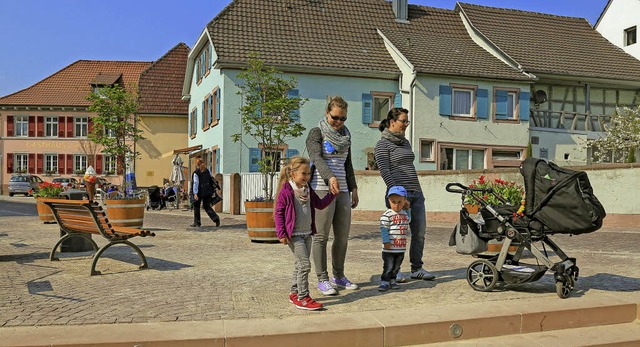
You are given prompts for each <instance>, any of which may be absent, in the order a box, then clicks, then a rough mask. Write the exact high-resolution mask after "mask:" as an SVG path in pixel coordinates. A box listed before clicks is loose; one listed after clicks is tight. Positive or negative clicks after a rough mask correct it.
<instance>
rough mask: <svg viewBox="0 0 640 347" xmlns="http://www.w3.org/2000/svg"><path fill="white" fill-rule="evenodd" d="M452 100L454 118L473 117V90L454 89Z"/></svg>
mask: <svg viewBox="0 0 640 347" xmlns="http://www.w3.org/2000/svg"><path fill="white" fill-rule="evenodd" d="M452 99H453V100H452V103H453V115H454V116H461V117H473V114H472V113H471V110H472V107H473V90H469V89H459V88H454V89H453V95H452Z"/></svg>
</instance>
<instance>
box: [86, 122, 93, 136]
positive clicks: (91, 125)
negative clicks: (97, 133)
mask: <svg viewBox="0 0 640 347" xmlns="http://www.w3.org/2000/svg"><path fill="white" fill-rule="evenodd" d="M91 131H93V118H91V117H88V118H87V136H89V134H91Z"/></svg>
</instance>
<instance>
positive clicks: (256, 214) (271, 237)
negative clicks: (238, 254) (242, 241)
mask: <svg viewBox="0 0 640 347" xmlns="http://www.w3.org/2000/svg"><path fill="white" fill-rule="evenodd" d="M273 204H274V202H271V201H269V202H264V201H245V203H244V209H245V211H246V217H247V231H248V233H249V239H250V240H251V241H252V242H278V237H277V236H276V223H275V221H274V220H273Z"/></svg>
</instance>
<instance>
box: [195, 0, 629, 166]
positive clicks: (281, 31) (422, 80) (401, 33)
mask: <svg viewBox="0 0 640 347" xmlns="http://www.w3.org/2000/svg"><path fill="white" fill-rule="evenodd" d="M496 18H498V20H497V21H496V20H495V19H496ZM568 18H569V17H559V16H551V15H546V14H539V13H531V12H523V11H513V10H505V9H495V8H490V7H483V6H475V5H467V4H460V3H459V4H457V5H456V8H455V9H453V10H447V9H440V8H433V7H425V6H415V5H408V3H407V1H406V0H404V1H403V0H394V1H391V2H390V1H384V0H332V1H322V0H272V1H262V0H236V1H233V2H232V3H231V4H229V5H228V6H227V7H226V8H225V9H223V10H222V11H221V12H220V13H219V14H218V15H217V16H216V17H215V18H214V19H213V20H212V21H211V22H210V23H209V24H208V25H207V26H206V27H205V28H204V30H203V32H202V34H201V35H200V37H199V38H198V39H197V41H196V43H195V44H194V45H193V49H192V51H191V53H190V54H189V61H188V65H187V74H186V79H185V83H184V87H183V95H184V97H185V98H188V99H189V100H190V105H189V112H190V122H189V136H190V139H189V146H200V145H201V146H202V148H201V149H200V150H199V151H197V152H192V153H191V157H192V158H193V157H195V156H196V155H202V156H203V157H204V158H205V159H206V160H207V163H208V165H209V166H210V167H211V168H212V169H213V171H214V172H221V173H232V172H251V171H257V165H255V163H256V161H257V159H259V157H260V156H264V155H273V156H276V157H277V156H280V157H284V156H289V155H292V154H296V153H300V154H304V153H305V148H304V142H305V138H306V135H303V136H302V137H300V138H297V139H294V140H291V141H290V142H289V143H288V144H287V147H286V148H279V149H265V148H262V147H261V144H259V143H254V142H252V141H253V140H252V139H250V138H248V136H245V137H244V138H243V140H244V141H245V143H246V146H245V145H242V144H240V143H234V142H232V141H231V134H235V133H240V132H241V129H240V120H239V117H240V115H239V108H240V107H241V105H242V100H241V97H240V96H239V95H238V94H237V93H238V91H239V88H238V87H237V84H238V83H239V79H238V77H237V75H238V73H239V72H240V71H241V69H242V67H244V66H245V64H246V62H247V60H248V57H249V56H250V54H251V53H257V54H258V56H259V58H260V59H262V60H264V61H265V63H266V64H267V65H271V66H274V67H276V68H277V69H279V70H281V71H283V72H284V73H285V76H294V77H296V78H297V80H298V89H297V92H298V94H299V96H300V97H302V98H308V99H309V101H308V102H307V103H305V104H304V105H303V107H302V108H301V109H300V121H301V123H302V124H303V125H304V126H305V127H306V128H307V129H310V128H312V127H314V126H316V125H317V124H318V122H319V121H320V120H321V118H322V117H323V116H324V114H325V107H326V104H327V100H328V98H329V97H330V96H334V95H341V96H342V97H343V98H345V100H347V102H348V103H349V112H348V120H347V122H346V126H347V127H348V128H349V130H350V131H351V134H352V136H353V139H352V143H353V145H352V158H353V164H354V168H355V169H356V170H364V169H366V168H367V167H368V166H369V165H370V163H369V162H368V158H369V156H370V155H369V154H370V153H371V151H372V150H373V147H374V146H375V143H376V142H377V141H378V139H379V138H380V132H379V131H378V128H377V126H378V124H379V122H380V120H382V119H384V118H385V117H386V114H387V112H388V110H389V109H390V108H391V107H394V106H402V107H404V108H407V109H408V110H409V111H410V119H411V124H410V127H409V129H408V131H407V137H408V139H409V140H410V141H411V143H412V145H413V148H414V149H415V152H416V163H415V164H416V167H417V168H418V169H419V170H452V169H484V168H494V167H509V166H517V165H519V162H520V160H521V159H522V158H523V157H524V154H525V150H526V147H527V145H528V143H529V142H530V141H532V140H535V142H536V143H534V146H536V147H535V149H536V150H538V151H540V149H541V148H543V147H542V146H547V147H548V148H552V147H553V148H556V147H557V146H558V145H561V144H559V143H556V142H557V141H564V138H563V137H561V136H554V134H557V132H558V129H557V128H555V129H552V128H551V127H550V126H549V125H548V124H550V123H546V122H545V121H544V119H546V118H545V117H552V115H551V114H550V113H549V114H540V113H539V112H538V111H540V110H541V107H542V108H545V107H548V109H549V110H556V109H557V108H558V107H559V106H558V105H559V103H560V101H561V100H560V101H559V100H558V99H559V98H558V97H557V96H555V97H554V98H553V99H551V98H550V99H549V101H546V100H545V101H542V100H541V99H536V98H534V96H536V95H537V96H541V95H542V93H540V92H539V91H540V90H543V91H545V90H546V91H547V92H546V93H545V95H549V94H552V90H555V91H559V90H562V92H563V93H566V94H567V95H569V94H571V95H572V96H574V95H575V94H576V93H578V94H579V93H580V92H581V91H577V92H576V91H573V92H571V90H573V89H575V88H586V89H589V88H590V87H592V86H593V85H596V86H598V87H602V88H604V89H606V90H614V91H617V93H618V94H619V95H620V94H622V95H625V100H626V96H627V94H630V95H635V94H636V92H637V90H638V88H639V86H640V62H637V61H636V62H633V61H630V60H628V59H627V58H626V57H624V56H622V54H624V53H622V52H619V51H618V50H615V51H614V50H613V48H612V47H609V46H607V45H606V44H604V43H603V42H601V41H599V40H598V39H597V36H593V35H591V33H586V34H585V30H584V27H583V26H581V25H578V24H576V21H575V18H573V19H568ZM528 20H529V21H528ZM583 21H584V20H583ZM567 23H568V24H567ZM536 25H537V26H541V27H544V28H547V27H551V28H555V29H556V31H557V32H558V33H556V34H555V36H556V37H553V38H548V40H547V41H553V42H555V43H552V44H551V45H548V44H541V43H540V44H537V46H535V47H534V46H531V44H530V42H529V39H528V38H527V37H523V33H524V32H526V31H527V30H531V28H530V27H535V26H536ZM563 25H564V27H563ZM566 25H574V26H578V29H580V30H577V31H576V32H572V31H571V30H566ZM558 26H559V28H565V29H558V28H556V27H558ZM505 30H506V32H508V31H509V30H510V31H511V32H514V33H518V35H517V36H516V37H513V38H509V37H508V35H506V36H505V34H504V33H505ZM591 30H592V29H591ZM592 31H593V30H592ZM563 32H564V33H566V35H565V36H566V37H564V38H563V37H558V36H562V33H563ZM593 32H594V33H595V31H593ZM587 34H588V35H587ZM502 36H504V37H502ZM581 37H585V38H586V40H587V42H586V43H585V42H581V41H580V39H581ZM572 40H573V41H575V44H574V45H573V46H571V45H570V42H571V41H572ZM554 44H555V46H553V45H554ZM579 44H581V45H585V44H588V45H589V48H590V49H592V50H595V51H597V52H600V54H605V55H606V56H607V57H608V59H609V61H610V62H611V66H610V67H609V68H608V69H607V68H606V67H601V66H600V65H598V69H595V70H594V73H592V75H591V76H586V75H587V72H588V71H589V63H590V62H588V61H582V60H580V59H576V57H579V56H580V54H584V53H583V52H581V51H579V50H577V49H578V48H579ZM563 45H565V46H566V45H569V47H565V46H563ZM554 48H558V49H554ZM529 56H531V59H529V58H530V57H529ZM543 58H546V59H547V60H549V61H552V62H553V64H554V65H560V66H562V67H563V69H554V66H545V65H544V59H543ZM569 59H571V61H568V60H569ZM566 66H573V67H575V69H569V68H566ZM614 70H615V71H614ZM614 72H615V73H614ZM623 75H626V76H627V77H622V76H623ZM598 81H599V82H600V83H601V85H598V84H597V82H598ZM623 82H624V83H623ZM572 88H573V89H572ZM607 88H609V89H607ZM567 90H569V92H567ZM606 90H605V93H606ZM294 92H295V91H294ZM582 93H584V91H582ZM553 95H557V94H555V93H554V94H553ZM590 98H591V96H589V95H587V99H586V100H587V102H585V101H584V98H582V99H580V97H578V96H576V97H574V98H573V100H574V105H575V106H574V108H576V107H577V109H579V110H583V112H585V113H586V112H589V108H588V107H587V108H584V107H583V108H580V105H578V104H579V103H580V100H582V104H585V105H589V101H588V100H590ZM565 99H567V96H565ZM615 101H616V102H617V101H620V100H619V99H616V100H615ZM609 103H610V101H603V102H602V105H603V109H604V110H605V111H607V110H609V109H610V105H609ZM568 105H569V103H568V102H566V103H562V106H561V107H562V108H564V107H566V106H568ZM579 110H578V111H579ZM536 112H537V113H536ZM576 112H577V111H576ZM578 113H579V112H578ZM531 115H534V116H535V117H536V118H535V120H536V122H535V126H536V131H538V132H539V133H538V134H537V135H536V137H535V139H534V138H532V137H531V136H530V133H529V131H530V121H533V119H532V118H530V117H531ZM555 125H556V124H554V126H555ZM565 130H567V129H564V130H561V131H565ZM548 134H551V135H549V136H547V135H548ZM558 139H560V140H558ZM540 141H542V143H541V142H540ZM545 141H546V142H545ZM574 146H575V144H574ZM554 151H555V150H554ZM538 154H539V153H536V152H534V155H536V156H538ZM549 159H555V158H551V157H550V158H549ZM585 161H586V160H585Z"/></svg>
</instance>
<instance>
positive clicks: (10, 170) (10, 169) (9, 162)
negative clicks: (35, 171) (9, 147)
mask: <svg viewBox="0 0 640 347" xmlns="http://www.w3.org/2000/svg"><path fill="white" fill-rule="evenodd" d="M7 173H13V153H7Z"/></svg>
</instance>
